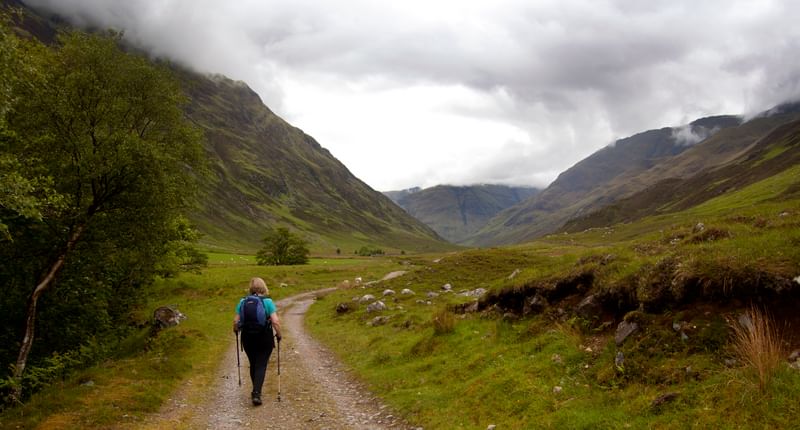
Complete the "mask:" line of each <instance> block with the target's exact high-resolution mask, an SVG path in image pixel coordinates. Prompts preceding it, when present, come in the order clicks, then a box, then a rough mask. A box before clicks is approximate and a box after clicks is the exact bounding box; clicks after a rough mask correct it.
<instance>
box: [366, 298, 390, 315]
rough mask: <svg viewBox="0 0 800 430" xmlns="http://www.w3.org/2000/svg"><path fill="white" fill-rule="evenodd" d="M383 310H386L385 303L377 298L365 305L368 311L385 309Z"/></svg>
mask: <svg viewBox="0 0 800 430" xmlns="http://www.w3.org/2000/svg"><path fill="white" fill-rule="evenodd" d="M385 310H386V304H385V303H383V302H382V301H380V300H378V301H377V302H375V303H371V304H370V305H369V306H367V312H368V313H372V312H380V311H385Z"/></svg>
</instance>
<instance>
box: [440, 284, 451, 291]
mask: <svg viewBox="0 0 800 430" xmlns="http://www.w3.org/2000/svg"><path fill="white" fill-rule="evenodd" d="M452 289H453V286H452V285H450V284H444V285H442V290H444V291H451V290H452Z"/></svg>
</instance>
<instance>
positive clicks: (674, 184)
mask: <svg viewBox="0 0 800 430" xmlns="http://www.w3.org/2000/svg"><path fill="white" fill-rule="evenodd" d="M797 165H800V120H797V121H792V122H789V123H786V124H783V125H781V126H778V127H776V128H775V129H773V130H772V131H771V132H770V133H768V134H767V135H766V136H764V137H763V138H761V139H759V140H758V141H757V142H756V143H755V144H754V145H753V146H752V147H750V148H749V149H748V150H747V151H745V152H744V153H743V154H742V155H740V156H739V157H737V158H736V159H734V160H732V161H730V162H728V163H726V164H724V165H722V166H719V167H715V168H710V169H706V170H703V171H701V172H699V173H698V174H696V175H694V176H692V177H689V178H686V179H679V178H670V179H664V180H662V181H659V182H657V183H656V184H654V185H652V186H650V187H647V188H646V189H644V190H642V191H639V192H637V193H635V194H633V195H632V196H630V197H626V198H624V199H621V200H620V201H618V202H616V203H614V204H611V205H608V206H606V207H604V208H601V209H599V210H597V211H594V212H592V213H589V214H587V215H584V216H581V217H578V218H575V219H573V220H571V221H569V222H568V223H567V224H566V225H565V226H564V228H563V229H562V230H563V231H567V232H578V231H583V230H585V229H589V228H593V227H602V226H608V225H612V224H618V223H622V222H632V221H636V220H638V219H640V218H643V217H645V216H652V215H660V214H665V213H672V212H677V211H681V210H684V209H688V208H691V207H693V206H696V205H698V204H701V203H704V202H706V201H707V200H710V199H712V198H714V197H717V196H719V195H722V194H726V193H730V192H734V191H737V190H740V189H742V188H744V187H747V186H748V185H751V184H754V183H756V182H759V181H762V180H764V179H766V178H769V177H771V176H775V175H778V174H780V173H782V172H784V171H786V169H788V168H791V167H794V166H797ZM797 195H800V188H798V187H793V188H790V189H788V190H787V192H786V193H785V194H784V195H783V198H790V197H796V196H797Z"/></svg>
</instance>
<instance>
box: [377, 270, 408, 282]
mask: <svg viewBox="0 0 800 430" xmlns="http://www.w3.org/2000/svg"><path fill="white" fill-rule="evenodd" d="M406 273H407V272H406V271H405V270H398V271H396V272H391V273H387V274H386V276H384V277H383V278H381V281H388V280H389V279H394V278H398V277H400V276H403V275H405V274H406Z"/></svg>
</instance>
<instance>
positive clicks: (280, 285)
mask: <svg viewBox="0 0 800 430" xmlns="http://www.w3.org/2000/svg"><path fill="white" fill-rule="evenodd" d="M278 286H279V287H281V288H286V287H288V286H289V284H287V283H285V282H281V283H280V284H279V285H278Z"/></svg>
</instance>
